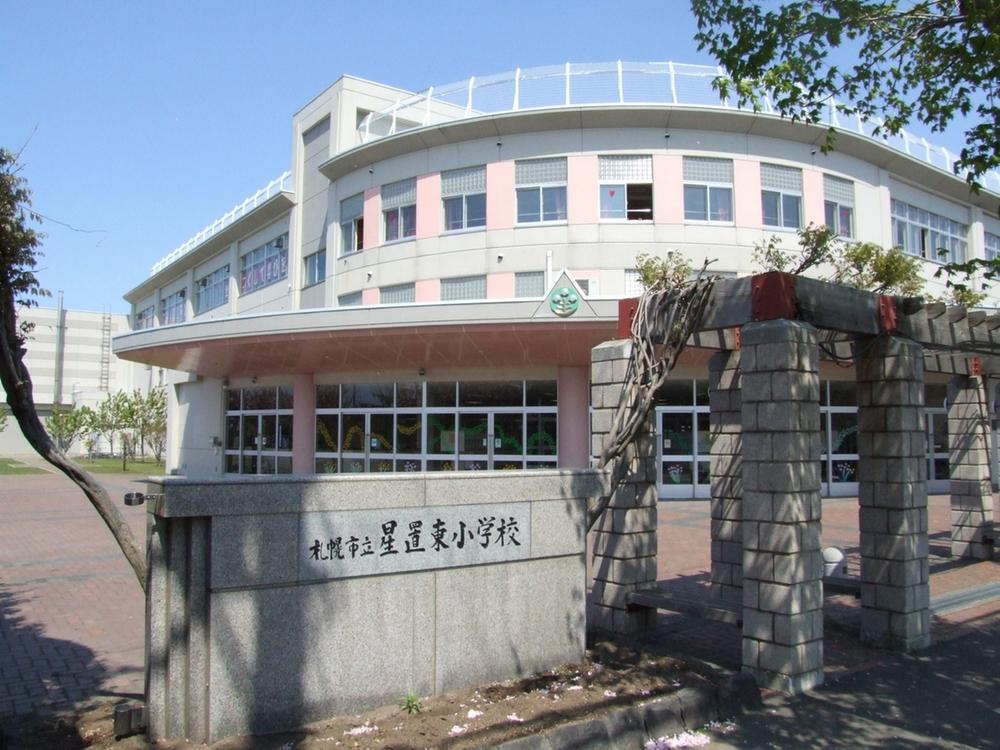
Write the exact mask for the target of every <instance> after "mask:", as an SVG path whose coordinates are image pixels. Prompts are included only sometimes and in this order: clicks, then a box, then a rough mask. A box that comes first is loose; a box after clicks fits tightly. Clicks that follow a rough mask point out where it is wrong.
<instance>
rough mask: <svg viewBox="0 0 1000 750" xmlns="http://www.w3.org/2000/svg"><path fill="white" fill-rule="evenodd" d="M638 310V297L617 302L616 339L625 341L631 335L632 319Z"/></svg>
mask: <svg viewBox="0 0 1000 750" xmlns="http://www.w3.org/2000/svg"><path fill="white" fill-rule="evenodd" d="M638 309H639V298H638V297H633V298H631V299H620V300H618V338H620V339H627V338H629V337H630V336H631V335H632V319H633V318H635V311H636V310H638Z"/></svg>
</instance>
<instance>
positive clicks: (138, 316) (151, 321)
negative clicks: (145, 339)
mask: <svg viewBox="0 0 1000 750" xmlns="http://www.w3.org/2000/svg"><path fill="white" fill-rule="evenodd" d="M155 325H156V305H155V304H153V305H146V307H144V308H142V309H141V310H136V311H135V314H134V315H133V316H132V330H133V331H144V330H146V329H147V328H153V327H154V326H155Z"/></svg>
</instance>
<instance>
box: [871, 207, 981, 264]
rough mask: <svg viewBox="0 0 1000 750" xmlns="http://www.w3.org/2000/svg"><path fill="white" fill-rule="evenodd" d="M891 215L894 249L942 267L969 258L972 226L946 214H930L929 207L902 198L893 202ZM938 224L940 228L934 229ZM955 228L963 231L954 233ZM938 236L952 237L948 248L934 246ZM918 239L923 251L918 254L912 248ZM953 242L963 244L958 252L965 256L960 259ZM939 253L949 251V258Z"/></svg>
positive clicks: (890, 209)
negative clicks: (935, 237) (899, 249)
mask: <svg viewBox="0 0 1000 750" xmlns="http://www.w3.org/2000/svg"><path fill="white" fill-rule="evenodd" d="M889 212H890V216H891V227H892V239H893V243H894V246H895V247H899V248H901V249H902V250H903V252H904V253H906V254H907V255H910V256H912V257H914V258H920V259H921V260H926V261H930V262H931V263H937V264H938V265H944V264H946V263H955V262H958V263H961V262H964V261H965V260H966V259H967V258H968V257H969V225H968V224H963V223H962V222H960V221H955V220H954V219H950V218H948V217H947V216H945V215H943V214H938V213H935V212H934V211H929V210H927V209H926V208H920V207H919V206H914V205H913V204H912V203H907V202H906V201H903V200H900V199H898V198H891V199H890V208H889ZM904 214H905V215H904ZM935 224H936V225H937V226H934V225H935ZM942 225H945V226H942ZM953 225H954V227H957V228H958V229H959V230H960V231H959V232H952V231H951V230H952V227H953ZM935 235H936V236H937V237H939V238H940V237H946V238H948V240H949V242H948V247H943V246H940V245H939V246H938V247H932V244H933V239H934V236H935ZM915 238H919V244H920V249H919V252H914V251H913V249H912V248H911V247H909V246H910V245H911V244H912V242H913V241H914V239H915ZM900 239H901V240H902V241H900ZM953 243H959V246H958V247H957V250H958V251H959V253H960V256H961V257H956V253H955V250H956V248H955V247H953ZM939 250H946V251H947V255H944V254H939V253H938V251H939Z"/></svg>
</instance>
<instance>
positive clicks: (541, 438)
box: [526, 413, 558, 456]
mask: <svg viewBox="0 0 1000 750" xmlns="http://www.w3.org/2000/svg"><path fill="white" fill-rule="evenodd" d="M526 419H527V421H528V450H527V454H528V455H529V456H554V455H556V447H557V444H558V440H557V438H558V432H557V429H556V415H555V414H537V413H529V414H527V415H526Z"/></svg>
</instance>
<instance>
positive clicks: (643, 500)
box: [588, 341, 657, 633]
mask: <svg viewBox="0 0 1000 750" xmlns="http://www.w3.org/2000/svg"><path fill="white" fill-rule="evenodd" d="M630 354H631V343H630V342H628V341H609V342H607V343H605V344H601V345H599V346H597V347H595V348H594V350H593V351H592V353H591V375H590V383H591V407H592V409H593V411H592V414H591V436H592V438H591V439H592V446H591V452H592V454H593V456H594V458H595V459H596V458H598V457H599V456H600V455H601V451H602V450H603V449H604V446H605V444H606V443H607V440H608V433H609V432H610V430H611V423H612V420H613V419H614V415H615V410H616V409H617V407H618V401H619V399H620V398H621V394H622V388H623V384H624V382H625V373H626V370H627V368H628V360H629V356H630ZM654 418H655V414H654V413H653V412H651V413H650V415H649V418H648V420H647V422H646V426H645V429H644V430H643V431H642V433H640V435H639V436H638V437H637V439H636V441H635V442H634V443H633V444H632V445H631V446H630V447H629V449H628V450H627V451H626V455H625V456H623V458H622V459H621V460H624V461H627V462H628V471H627V473H626V475H625V481H624V482H623V483H622V484H621V485H620V486H619V487H618V489H617V490H616V491H615V493H614V495H612V497H611V504H610V505H609V506H608V509H607V511H606V512H605V513H604V516H603V517H602V518H601V520H600V521H598V522H597V524H596V525H595V526H594V532H593V558H592V561H591V562H592V570H593V575H594V585H593V590H592V592H591V601H590V603H591V606H590V607H589V609H588V611H589V613H590V615H591V619H590V622H589V623H588V626H589V627H597V628H600V629H603V630H609V631H611V632H613V633H636V632H639V631H642V630H645V629H647V628H651V627H653V626H654V624H655V622H656V610H654V609H648V608H645V607H642V608H637V609H635V610H631V611H630V610H629V609H628V608H627V606H626V596H627V595H628V594H629V593H630V592H632V591H637V590H640V589H651V588H654V587H655V586H656V500H657V494H656V442H655V437H654V434H653V420H654Z"/></svg>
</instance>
